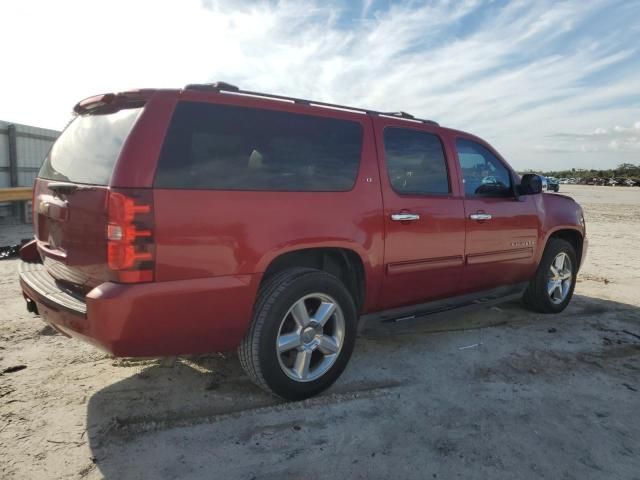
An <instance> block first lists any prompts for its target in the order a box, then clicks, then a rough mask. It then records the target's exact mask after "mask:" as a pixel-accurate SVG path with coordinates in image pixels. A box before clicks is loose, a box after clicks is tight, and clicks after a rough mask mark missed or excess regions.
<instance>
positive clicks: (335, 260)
mask: <svg viewBox="0 0 640 480" xmlns="http://www.w3.org/2000/svg"><path fill="white" fill-rule="evenodd" d="M293 267H307V268H315V269H317V270H323V271H325V272H327V273H330V274H332V275H334V276H335V277H337V278H339V279H340V280H341V281H342V283H344V285H345V286H346V287H347V290H349V293H351V296H352V297H353V300H354V302H355V304H356V308H357V310H358V312H360V311H362V307H363V306H364V299H365V274H364V265H363V264H362V260H361V259H360V256H359V255H358V254H357V253H356V252H354V251H353V250H349V249H346V248H307V249H304V250H296V251H293V252H288V253H284V254H282V255H280V256H279V257H276V258H275V259H273V260H272V261H271V263H270V264H269V266H268V267H267V270H266V271H265V272H264V276H263V277H262V282H264V281H265V280H266V279H268V278H269V277H271V276H272V275H274V274H275V273H278V272H280V271H282V270H285V269H287V268H293Z"/></svg>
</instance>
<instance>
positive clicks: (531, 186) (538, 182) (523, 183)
mask: <svg viewBox="0 0 640 480" xmlns="http://www.w3.org/2000/svg"><path fill="white" fill-rule="evenodd" d="M518 193H519V194H520V195H536V194H538V193H542V177H541V176H540V175H536V174H535V173H527V174H525V175H523V176H522V180H520V185H518Z"/></svg>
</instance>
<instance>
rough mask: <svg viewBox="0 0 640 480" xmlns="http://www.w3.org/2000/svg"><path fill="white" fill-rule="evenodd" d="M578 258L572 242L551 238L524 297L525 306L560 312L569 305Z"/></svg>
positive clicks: (532, 308) (546, 311) (537, 310)
mask: <svg viewBox="0 0 640 480" xmlns="http://www.w3.org/2000/svg"><path fill="white" fill-rule="evenodd" d="M577 275H578V261H577V257H576V252H575V249H574V248H573V245H571V244H570V243H569V242H567V241H565V240H562V239H560V238H551V239H549V241H548V242H547V246H546V248H545V250H544V253H543V254H542V260H541V261H540V265H538V270H537V271H536V275H535V277H534V278H533V280H531V282H530V283H529V286H528V287H527V290H526V291H525V293H524V296H523V297H522V299H523V301H524V304H525V306H527V307H528V308H529V309H530V310H533V311H535V312H540V313H560V312H561V311H563V310H564V309H565V308H567V305H568V304H569V301H570V300H571V297H572V296H573V290H574V288H575V286H576V277H577Z"/></svg>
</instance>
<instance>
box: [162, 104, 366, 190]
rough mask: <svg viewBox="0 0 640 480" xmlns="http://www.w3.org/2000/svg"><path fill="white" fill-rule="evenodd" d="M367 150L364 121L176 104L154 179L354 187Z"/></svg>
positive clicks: (178, 183)
mask: <svg viewBox="0 0 640 480" xmlns="http://www.w3.org/2000/svg"><path fill="white" fill-rule="evenodd" d="M361 150H362V127H361V125H360V123H358V122H353V121H348V120H339V119H332V118H325V117H316V116H311V115H301V114H294V113H289V112H280V111H274V110H265V109H254V108H246V107H236V106H228V105H216V104H209V103H200V102H180V103H178V105H177V106H176V110H175V112H174V115H173V118H172V120H171V125H170V127H169V131H168V132H167V136H166V139H165V143H164V145H163V148H162V153H161V155H160V160H159V162H158V170H157V173H156V179H155V186H156V187H159V188H184V189H213V190H276V191H347V190H350V189H351V188H352V187H353V185H354V183H355V180H356V176H357V173H358V167H359V164H360V155H361Z"/></svg>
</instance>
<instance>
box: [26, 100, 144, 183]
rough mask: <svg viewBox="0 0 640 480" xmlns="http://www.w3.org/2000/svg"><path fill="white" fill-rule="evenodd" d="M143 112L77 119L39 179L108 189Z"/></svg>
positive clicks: (131, 110) (55, 146)
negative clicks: (112, 175)
mask: <svg viewBox="0 0 640 480" xmlns="http://www.w3.org/2000/svg"><path fill="white" fill-rule="evenodd" d="M141 110H142V108H128V109H123V110H119V111H117V112H113V113H108V114H90V115H80V116H78V117H76V118H75V119H74V120H73V121H72V122H71V123H70V124H69V125H68V126H67V128H65V130H64V132H62V134H61V135H60V137H59V138H58V140H56V142H55V143H54V144H53V147H51V150H50V151H49V154H48V155H47V157H46V158H45V160H44V163H43V164H42V167H41V168H40V172H39V173H38V176H39V177H40V178H45V179H48V180H59V181H68V182H74V183H87V184H92V185H107V184H108V183H109V180H110V179H111V173H112V172H113V167H114V166H115V163H116V160H117V159H118V156H119V155H120V151H121V150H122V145H123V144H124V141H125V140H126V139H127V136H128V135H129V132H130V131H131V128H132V127H133V124H134V123H135V121H136V119H137V118H138V116H139V115H140V112H141Z"/></svg>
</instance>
